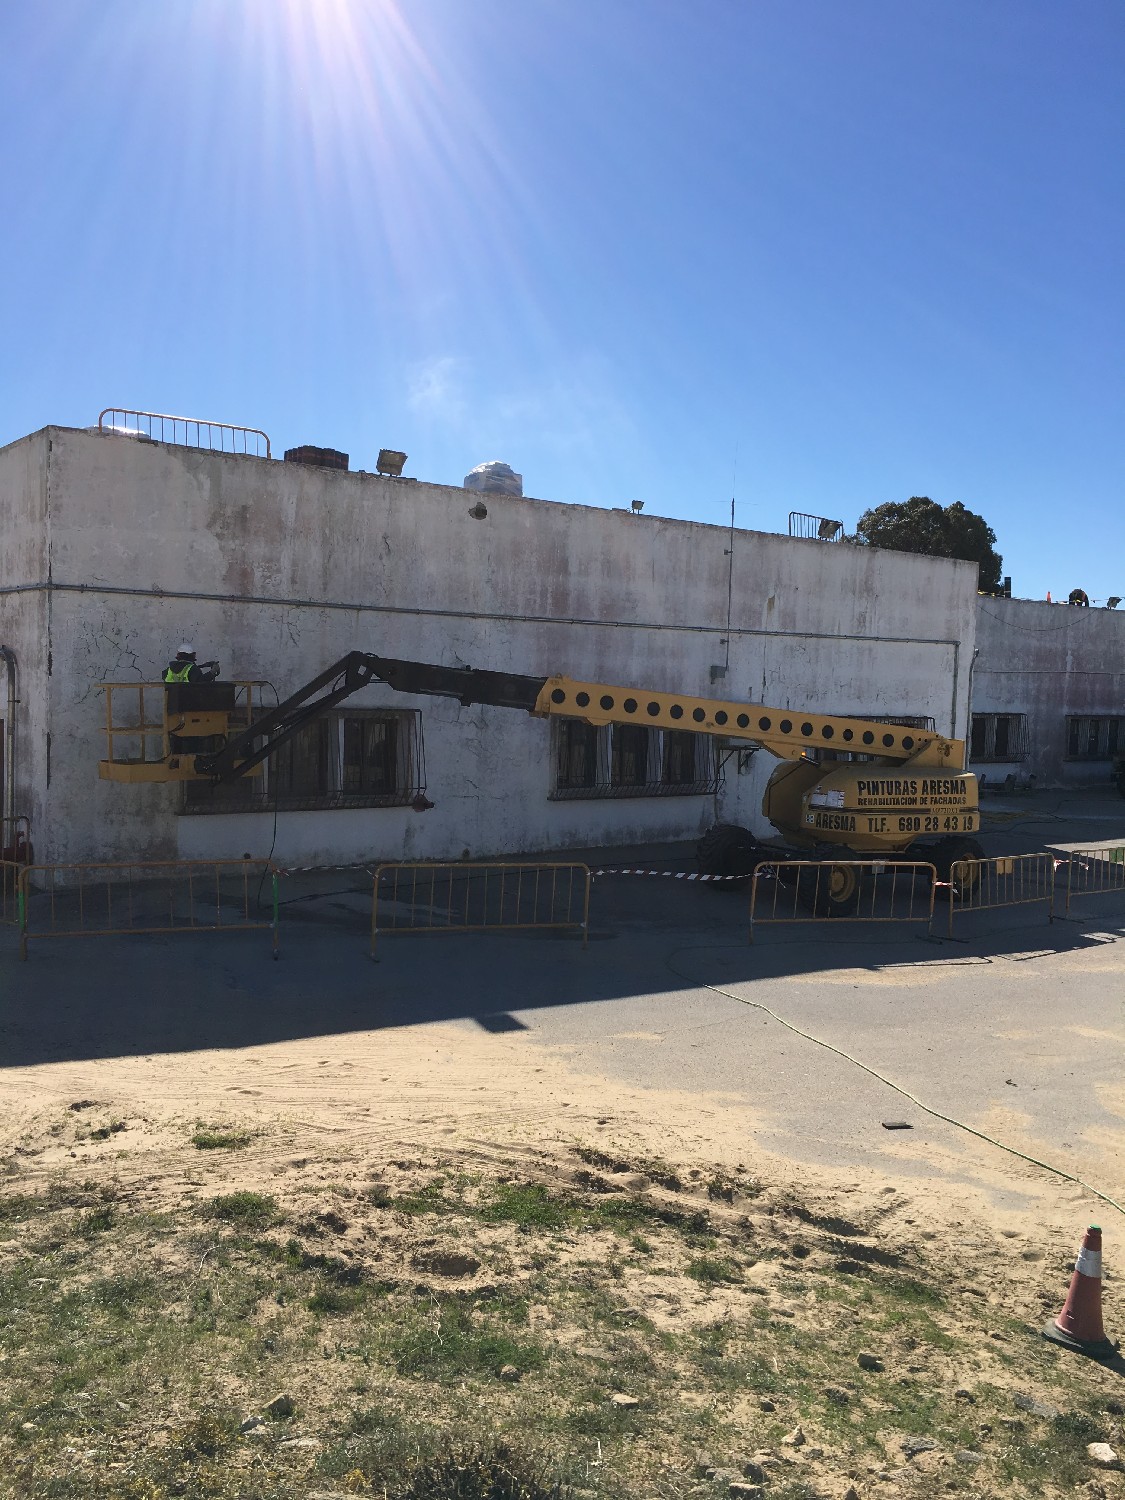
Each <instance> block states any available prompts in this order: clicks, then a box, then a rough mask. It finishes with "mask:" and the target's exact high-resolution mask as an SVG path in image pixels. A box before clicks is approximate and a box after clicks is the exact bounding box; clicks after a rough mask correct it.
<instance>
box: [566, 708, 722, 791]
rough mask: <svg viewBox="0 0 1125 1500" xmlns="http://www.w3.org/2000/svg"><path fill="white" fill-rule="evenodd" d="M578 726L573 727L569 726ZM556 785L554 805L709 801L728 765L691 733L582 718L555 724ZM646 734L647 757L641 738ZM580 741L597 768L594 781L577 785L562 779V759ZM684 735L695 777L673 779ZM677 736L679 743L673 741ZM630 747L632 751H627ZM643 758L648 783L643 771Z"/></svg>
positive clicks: (712, 744) (710, 742)
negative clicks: (672, 768)
mask: <svg viewBox="0 0 1125 1500" xmlns="http://www.w3.org/2000/svg"><path fill="white" fill-rule="evenodd" d="M572 725H573V726H577V727H576V728H573V729H572V728H571V727H570V726H572ZM551 730H552V734H551V786H550V789H549V791H548V793H547V796H548V799H549V800H550V801H552V802H581V801H616V800H619V799H620V800H626V799H630V798H635V797H709V796H714V794H715V793H716V792H717V791H718V790H719V787H720V786H721V784H722V781H723V761H722V758H721V757H720V755H719V752H718V745H717V744H716V741H715V739H714V737H713V736H711V735H708V734H699V733H698V732H696V731H694V730H690V729H669V730H665V729H655V728H652V727H651V726H650V725H647V724H586V723H585V721H584V720H582V719H572V718H558V719H553V720H552V721H551ZM638 735H644V736H645V739H644V743H643V754H642V747H641V745H640V744H639V743H638V740H637V736H638ZM578 736H581V737H582V738H584V739H585V740H586V743H587V746H588V747H590V746H592V747H593V751H594V753H593V755H592V756H591V755H590V753H589V749H587V763H589V762H590V761H591V760H592V762H593V766H594V772H593V775H594V779H593V780H592V781H591V780H589V779H586V780H584V781H583V782H582V783H580V784H579V783H576V782H575V781H574V780H573V779H572V777H571V776H570V775H568V776H567V777H566V778H565V779H564V778H563V777H561V776H560V771H561V770H562V769H563V757H564V755H566V754H567V753H568V751H569V748H570V746H571V744H572V741H573V740H574V739H575V738H577V737H578ZM680 736H690V739H691V741H692V742H693V744H692V749H693V761H694V765H693V769H694V770H695V772H696V775H695V776H694V777H691V778H683V777H681V778H679V779H676V780H673V779H671V776H670V774H669V768H670V766H671V765H672V763H673V761H674V760H675V759H676V758H677V756H676V755H675V754H674V753H673V752H674V751H675V748H676V747H677V746H679V747H680V748H679V754H680V755H682V753H683V745H682V742H681V741H680V739H679V737H680ZM674 737H675V738H674ZM627 746H628V747H629V748H628V750H627V749H626V747H627ZM642 759H643V762H644V771H643V779H642V778H641V774H640V771H639V769H638V767H639V763H640V762H641V760H642Z"/></svg>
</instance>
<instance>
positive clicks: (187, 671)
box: [164, 661, 195, 682]
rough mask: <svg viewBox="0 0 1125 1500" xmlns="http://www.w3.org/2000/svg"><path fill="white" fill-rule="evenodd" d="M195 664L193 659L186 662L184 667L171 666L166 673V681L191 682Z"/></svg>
mask: <svg viewBox="0 0 1125 1500" xmlns="http://www.w3.org/2000/svg"><path fill="white" fill-rule="evenodd" d="M194 666H195V663H194V662H193V661H189V662H185V664H184V665H183V666H182V667H169V668H168V670H167V671H166V672H165V673H164V681H165V682H190V681H191V669H192V667H194Z"/></svg>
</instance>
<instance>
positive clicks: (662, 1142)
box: [0, 1024, 1125, 1272]
mask: <svg viewBox="0 0 1125 1500" xmlns="http://www.w3.org/2000/svg"><path fill="white" fill-rule="evenodd" d="M622 1039H623V1040H643V1037H639V1036H638V1035H637V1034H636V1033H631V1034H629V1036H628V1037H623V1038H622ZM0 1096H2V1100H3V1111H2V1116H0V1153H2V1155H3V1157H4V1158H6V1159H7V1164H8V1170H9V1172H11V1173H13V1174H14V1175H15V1176H18V1179H19V1184H18V1185H19V1186H20V1187H21V1188H23V1189H24V1190H25V1191H26V1190H28V1189H29V1188H31V1187H32V1186H33V1185H36V1184H39V1185H42V1184H43V1183H45V1182H47V1181H49V1180H51V1179H52V1178H53V1177H56V1176H59V1175H67V1176H70V1175H71V1174H77V1173H80V1174H82V1175H83V1176H86V1177H91V1178H93V1179H95V1180H112V1181H113V1182H114V1183H115V1184H116V1185H117V1186H118V1188H119V1190H124V1191H127V1192H128V1193H129V1194H130V1196H133V1197H135V1198H136V1199H137V1200H138V1201H142V1202H153V1203H168V1202H174V1201H176V1200H177V1199H178V1198H179V1197H181V1196H182V1195H183V1193H184V1191H185V1190H187V1192H188V1193H189V1194H190V1196H192V1197H194V1196H195V1195H196V1194H197V1193H198V1192H199V1191H200V1190H204V1191H220V1190H222V1188H223V1187H224V1185H229V1183H230V1181H231V1179H232V1175H233V1176H236V1177H237V1185H238V1186H239V1187H243V1188H261V1189H263V1190H270V1191H275V1190H277V1189H279V1188H281V1187H283V1186H284V1185H285V1180H286V1179H288V1181H289V1182H290V1183H292V1184H293V1185H296V1181H297V1180H298V1179H300V1180H302V1181H305V1182H308V1183H309V1184H310V1185H311V1184H313V1183H316V1182H320V1183H336V1182H338V1183H341V1184H347V1183H354V1182H357V1181H369V1180H370V1179H371V1176H372V1175H373V1174H377V1173H378V1172H379V1171H380V1170H381V1169H382V1168H383V1167H384V1166H385V1165H386V1163H387V1162H388V1161H393V1160H394V1159H396V1158H399V1157H403V1156H412V1155H417V1154H419V1153H421V1154H423V1155H425V1156H427V1157H433V1156H435V1155H436V1156H439V1157H440V1158H442V1159H444V1160H448V1161H458V1160H460V1161H464V1162H466V1163H471V1162H472V1161H473V1160H474V1159H475V1160H478V1161H480V1160H489V1161H492V1162H495V1163H503V1162H508V1163H513V1162H518V1161H519V1160H520V1159H521V1157H522V1158H526V1159H527V1160H528V1161H529V1162H530V1161H532V1160H534V1161H538V1162H540V1163H544V1162H547V1161H549V1160H551V1159H557V1160H561V1159H564V1158H565V1157H566V1156H567V1154H568V1153H569V1148H570V1147H572V1146H573V1145H574V1144H575V1143H578V1142H582V1143H586V1144H593V1145H597V1146H599V1147H601V1148H603V1149H605V1150H607V1151H615V1152H618V1153H620V1154H622V1155H625V1156H631V1157H634V1158H637V1157H657V1158H660V1159H662V1160H665V1161H670V1162H672V1163H674V1164H676V1165H677V1166H680V1167H683V1168H684V1169H685V1171H686V1172H687V1173H689V1174H690V1173H692V1172H694V1173H696V1174H697V1175H698V1176H700V1177H702V1176H704V1175H706V1174H707V1173H709V1172H710V1171H711V1170H713V1169H715V1168H718V1169H727V1170H735V1169H737V1170H739V1171H740V1172H742V1173H750V1174H752V1175H753V1176H755V1177H757V1178H759V1179H760V1180H761V1181H763V1182H765V1183H768V1184H769V1185H771V1186H781V1185H787V1186H792V1187H793V1188H794V1189H795V1190H797V1191H798V1192H799V1193H800V1194H801V1195H802V1196H803V1197H804V1198H805V1199H806V1201H824V1202H828V1201H830V1200H832V1199H834V1198H842V1197H844V1196H846V1197H848V1199H849V1200H850V1206H849V1213H850V1214H852V1215H854V1214H856V1213H863V1212H865V1211H867V1209H869V1208H871V1207H873V1206H878V1208H879V1214H880V1217H881V1218H886V1217H887V1216H888V1214H890V1215H892V1216H893V1219H894V1220H895V1221H896V1222H897V1223H898V1224H899V1225H901V1234H902V1236H903V1238H904V1240H909V1239H910V1238H911V1237H912V1236H917V1235H919V1234H922V1233H925V1235H926V1237H927V1239H934V1238H940V1239H943V1240H946V1239H948V1240H949V1243H950V1259H951V1261H953V1260H956V1259H959V1258H960V1257H959V1256H958V1255H957V1254H956V1247H957V1245H958V1244H959V1243H960V1242H961V1241H962V1240H963V1239H964V1237H965V1233H966V1230H967V1229H968V1227H969V1226H970V1225H977V1226H981V1227H982V1230H983V1232H985V1233H986V1235H987V1237H988V1238H992V1237H993V1236H994V1235H995V1234H996V1232H997V1231H998V1230H1000V1231H1002V1232H1003V1233H1004V1234H1005V1235H1006V1236H1008V1237H1009V1238H1012V1239H1013V1240H1016V1239H1018V1241H1019V1248H1020V1253H1021V1254H1022V1253H1023V1252H1027V1254H1028V1256H1029V1257H1030V1258H1033V1259H1041V1258H1042V1257H1043V1256H1044V1254H1045V1253H1048V1252H1049V1251H1051V1250H1052V1249H1054V1248H1057V1247H1060V1246H1066V1245H1068V1244H1069V1243H1070V1241H1072V1240H1073V1239H1074V1236H1075V1232H1076V1229H1075V1226H1076V1225H1077V1226H1078V1227H1079V1229H1080V1227H1081V1224H1082V1221H1083V1220H1084V1219H1085V1218H1086V1217H1088V1216H1090V1215H1091V1214H1092V1215H1093V1217H1095V1218H1097V1217H1100V1216H1099V1215H1098V1214H1097V1213H1095V1212H1094V1207H1093V1200H1092V1199H1091V1198H1090V1195H1089V1194H1088V1193H1086V1192H1085V1191H1084V1190H1083V1189H1082V1188H1080V1187H1077V1186H1076V1185H1074V1184H1071V1183H1067V1182H1065V1181H1062V1180H1060V1179H1057V1178H1053V1177H1051V1176H1050V1175H1049V1174H1045V1173H1043V1172H1041V1171H1039V1170H1038V1169H1036V1168H1034V1167H1031V1166H1029V1165H1027V1164H1025V1163H1022V1162H1020V1161H1018V1160H1016V1159H1015V1158H1012V1157H1008V1156H1006V1155H1004V1154H1003V1153H1000V1152H997V1151H995V1150H994V1149H993V1148H990V1147H987V1146H986V1145H984V1143H981V1142H977V1141H975V1140H974V1139H973V1138H972V1137H969V1136H954V1137H953V1138H951V1139H941V1140H936V1141H935V1140H930V1141H927V1142H925V1143H921V1142H919V1141H918V1139H917V1138H912V1133H908V1132H902V1133H901V1134H896V1133H890V1132H888V1142H887V1144H886V1145H885V1146H884V1148H883V1149H882V1151H881V1152H880V1156H879V1159H878V1163H877V1164H876V1165H872V1166H870V1167H866V1168H864V1167H855V1166H854V1165H853V1166H849V1167H847V1168H838V1169H832V1168H826V1167H817V1166H810V1165H807V1164H805V1165H797V1164H795V1163H794V1162H792V1161H791V1160H789V1159H788V1158H787V1157H786V1156H784V1155H781V1154H774V1153H771V1152H770V1151H768V1150H766V1149H764V1148H763V1147H762V1145H761V1144H760V1143H759V1141H758V1139H757V1137H758V1136H760V1134H761V1133H762V1126H763V1123H764V1122H763V1120H762V1119H761V1118H760V1117H759V1116H757V1115H756V1114H755V1112H754V1110H753V1109H752V1108H751V1107H749V1106H748V1105H747V1104H746V1103H745V1102H744V1101H743V1100H741V1099H738V1098H736V1097H732V1096H730V1095H723V1094H714V1095H706V1094H704V1095H702V1096H701V1095H700V1094H698V1093H696V1092H690V1093H689V1092H686V1091H685V1092H678V1091H674V1090H669V1089H656V1088H638V1087H631V1086H629V1085H628V1084H627V1083H625V1082H622V1081H620V1080H610V1079H607V1078H606V1077H604V1076H601V1075H594V1074H591V1073H584V1072H581V1071H578V1070H576V1069H575V1068H574V1067H573V1066H572V1065H571V1064H570V1062H569V1061H568V1059H567V1057H566V1049H563V1048H551V1047H545V1046H543V1045H542V1044H541V1043H539V1042H538V1041H537V1040H536V1039H535V1038H534V1037H533V1036H529V1035H528V1034H527V1033H521V1032H512V1033H502V1034H500V1035H489V1034H487V1033H484V1032H481V1031H478V1030H476V1029H475V1028H471V1027H468V1026H465V1025H460V1024H446V1025H441V1024H436V1025H430V1026H417V1027H399V1028H392V1029H386V1030H380V1031H371V1032H352V1033H348V1034H345V1035H339V1036H330V1037H317V1038H312V1039H301V1040H293V1041H288V1042H284V1043H278V1044H272V1045H264V1046H257V1047H252V1048H243V1049H237V1050H230V1049H226V1050H212V1051H205V1052H199V1053H194V1054H189V1055H186V1056H185V1055H182V1054H176V1055H158V1056H151V1057H121V1058H112V1057H111V1058H103V1059H95V1060H82V1061H68V1062H60V1063H50V1064H43V1065H40V1066H36V1067H28V1068H16V1069H9V1070H7V1071H5V1072H4V1073H3V1075H0ZM1112 1104H1113V1105H1114V1106H1115V1107H1116V1109H1118V1110H1121V1111H1125V1089H1122V1090H1120V1091H1119V1095H1118V1097H1117V1098H1116V1099H1115V1100H1113V1101H1112ZM75 1105H82V1106H83V1107H82V1108H80V1109H77V1110H76V1109H75V1108H74V1106H75ZM894 1114H895V1110H894V1109H893V1107H891V1108H889V1110H888V1117H890V1116H892V1115H894ZM1018 1123H1019V1122H1018V1118H1016V1116H1015V1114H1014V1113H1013V1114H1011V1115H1009V1114H1006V1113H1004V1112H1002V1111H999V1110H998V1111H996V1117H995V1118H993V1119H991V1120H989V1121H988V1122H987V1124H988V1125H990V1126H992V1127H993V1128H995V1129H996V1130H997V1131H998V1132H1004V1131H1005V1130H1007V1131H1009V1132H1012V1131H1013V1130H1014V1127H1016V1126H1018ZM110 1124H122V1125H124V1127H125V1128H124V1129H123V1130H117V1131H114V1132H113V1133H111V1134H110V1135H108V1137H106V1138H103V1139H91V1138H90V1136H89V1132H90V1131H91V1130H94V1129H98V1128H104V1127H105V1126H107V1125H110ZM200 1125H203V1126H206V1127H209V1128H232V1129H243V1130H247V1131H250V1132H251V1133H252V1135H253V1139H252V1141H251V1143H250V1145H249V1146H247V1147H246V1148H245V1149H243V1150H240V1151H238V1152H237V1153H236V1154H233V1155H232V1154H231V1153H227V1152H224V1151H193V1150H190V1148H189V1141H190V1137H191V1135H192V1133H193V1131H194V1130H195V1129H196V1128H197V1127H198V1126H200ZM76 1136H81V1137H84V1138H82V1139H76ZM919 1152H923V1153H924V1154H925V1155H926V1156H927V1159H928V1162H929V1165H930V1167H931V1168H933V1169H936V1170H934V1171H933V1172H932V1174H931V1175H927V1176H926V1177H925V1178H924V1179H923V1180H920V1179H919V1177H918V1175H917V1157H918V1154H919ZM895 1155H897V1156H898V1158H899V1159H900V1161H901V1168H902V1170H901V1172H899V1173H896V1172H895V1171H894V1168H893V1161H894V1158H895ZM279 1179H281V1181H279ZM12 1185H13V1186H16V1185H17V1184H16V1182H15V1181H13V1182H12ZM996 1188H1005V1189H1009V1190H1011V1189H1015V1191H1007V1192H1005V1193H1004V1194H1003V1200H1004V1202H1005V1203H1006V1205H1007V1206H1006V1207H1005V1208H1004V1209H1003V1210H1002V1211H1000V1210H997V1208H996V1199H997V1194H996V1192H995V1191H994V1190H995V1189H996ZM891 1198H893V1206H889V1205H888V1199H891ZM1105 1212H1106V1213H1108V1214H1109V1217H1110V1219H1114V1218H1116V1216H1115V1215H1114V1214H1113V1213H1112V1211H1111V1210H1108V1209H1107V1210H1105ZM1112 1227H1114V1226H1112V1225H1111V1228H1112ZM889 1228H890V1224H889V1223H888V1224H887V1225H886V1226H885V1232H886V1230H889ZM1009 1269H1011V1268H1009ZM1014 1269H1015V1270H1016V1271H1017V1272H1018V1270H1019V1266H1015V1267H1014Z"/></svg>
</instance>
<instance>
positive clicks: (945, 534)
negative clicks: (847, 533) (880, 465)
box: [856, 495, 1004, 594]
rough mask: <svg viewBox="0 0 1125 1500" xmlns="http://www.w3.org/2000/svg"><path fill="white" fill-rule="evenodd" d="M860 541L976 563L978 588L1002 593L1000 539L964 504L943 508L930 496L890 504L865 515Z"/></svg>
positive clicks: (868, 511) (860, 530)
mask: <svg viewBox="0 0 1125 1500" xmlns="http://www.w3.org/2000/svg"><path fill="white" fill-rule="evenodd" d="M856 540H857V541H859V542H861V543H864V544H866V545H867V546H869V547H886V548H888V549H889V550H890V551H892V552H921V553H923V554H924V555H925V556H926V557H960V558H964V560H965V561H966V562H975V563H976V565H977V568H978V573H977V580H978V581H977V587H978V588H979V589H980V590H981V591H982V592H983V593H986V594H987V593H993V592H995V590H996V589H998V588H999V587H1000V570H1001V568H1002V567H1003V565H1004V564H1003V559H1002V558H1001V556H1000V554H999V552H997V551H996V546H995V543H996V533H995V532H994V531H993V529H992V527H991V526H990V525H989V524H988V522H987V521H986V520H985V519H984V517H983V516H978V515H977V514H976V512H975V511H971V510H967V509H966V508H965V506H963V505H962V504H961V502H960V501H959V500H955V501H954V502H953V504H952V505H939V504H938V503H937V501H936V500H931V499H930V497H929V496H928V495H912V496H911V497H910V499H909V500H904V501H898V500H890V501H888V502H887V504H886V505H877V506H876V507H875V509H874V510H865V511H864V513H863V515H862V516H860V518H859V524H858V525H857V526H856Z"/></svg>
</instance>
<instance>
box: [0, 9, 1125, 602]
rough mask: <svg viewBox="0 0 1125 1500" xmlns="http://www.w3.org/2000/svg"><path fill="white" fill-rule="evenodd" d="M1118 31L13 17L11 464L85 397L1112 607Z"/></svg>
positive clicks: (890, 16) (368, 462) (966, 12)
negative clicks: (820, 518)
mask: <svg viewBox="0 0 1125 1500" xmlns="http://www.w3.org/2000/svg"><path fill="white" fill-rule="evenodd" d="M1123 77H1125V5H1122V4H1121V3H1120V0H1068V3H1065V4H1064V3H1061V0H1050V3H1041V0H971V3H970V0H963V3H956V0H941V3H932V4H931V3H925V0H846V3H845V0H763V3H755V0H694V3H691V4H689V3H687V0H683V3H672V0H158V3H154V0H100V3H98V4H94V3H91V0H82V3H75V0H52V3H51V4H49V5H44V4H42V3H31V0H3V3H0V161H2V163H3V175H2V183H3V188H2V191H3V197H4V204H5V212H4V226H5V232H4V234H3V235H2V237H0V270H2V272H3V275H2V278H0V287H2V288H3V291H2V293H0V442H7V441H10V440H11V439H13V438H16V437H19V436H21V435H22V434H23V433H25V432H29V431H32V430H34V429H36V428H38V427H42V426H44V425H45V424H47V423H49V422H54V423H61V424H64V425H86V424H88V423H90V422H93V421H94V420H95V419H96V417H97V414H98V411H99V410H100V408H101V407H103V406H107V405H110V404H112V403H118V404H121V405H125V406H134V407H141V408H148V409H153V410H160V411H167V412H176V413H186V414H188V415H192V416H204V417H216V418H219V419H222V420H227V421H234V422H242V423H246V424H249V425H252V426H257V427H263V428H265V429H266V430H267V431H268V432H269V433H270V435H271V437H272V439H273V442H274V446H275V450H276V451H278V452H280V451H281V450H283V449H284V448H286V447H289V446H293V445H295V444H299V443H316V444H321V445H324V446H332V447H338V448H343V449H346V450H347V451H348V452H349V453H350V454H351V456H352V465H353V467H355V468H369V469H370V468H373V467H374V460H375V456H376V453H377V450H378V449H379V447H380V446H391V447H398V448H403V449H405V450H406V451H407V452H408V453H409V455H410V459H409V463H408V465H407V469H406V472H407V473H408V474H414V475H416V476H418V477H419V478H421V479H429V480H434V481H438V482H441V483H453V484H457V483H460V481H461V479H462V478H463V476H464V475H465V473H466V472H467V471H468V470H469V469H470V468H471V467H472V466H473V465H474V464H476V463H479V462H480V461H482V460H484V459H488V458H501V459H504V460H506V461H507V462H509V463H511V464H512V465H513V467H515V468H516V469H518V470H520V471H521V472H522V473H523V475H524V487H525V493H527V494H530V495H536V496H541V497H545V498H548V499H553V500H570V501H579V502H583V503H591V504H597V505H608V506H613V505H624V504H626V503H627V502H628V501H629V500H631V499H633V498H639V499H643V500H644V502H645V508H646V511H647V512H652V513H656V514H662V515H672V516H681V517H685V518H690V519H695V520H704V521H714V522H720V523H721V522H724V521H726V520H727V518H728V517H729V507H730V500H731V495H732V492H733V494H734V496H735V498H736V501H737V507H738V521H739V524H740V525H743V526H748V527H754V528H759V529H762V530H767V531H784V530H785V529H786V524H787V516H788V512H789V511H790V510H805V511H812V512H815V513H818V514H822V515H831V516H834V517H840V518H842V519H843V520H845V521H846V522H847V523H848V525H849V527H851V526H852V525H854V522H855V520H856V518H857V517H858V515H859V513H860V512H861V511H862V510H863V509H864V508H865V507H867V506H869V505H878V504H881V503H883V502H884V501H887V500H904V499H906V498H908V497H909V496H910V495H914V494H928V495H930V496H932V497H933V498H934V499H936V500H940V501H941V502H942V503H949V502H951V501H954V500H960V501H962V502H963V503H964V504H965V505H967V506H969V508H970V509H972V510H976V511H979V512H980V513H981V514H983V515H984V516H985V517H986V518H987V519H988V521H989V522H990V523H991V525H992V526H993V527H994V529H995V531H996V533H997V538H998V547H999V549H1000V551H1001V552H1002V553H1003V556H1004V559H1005V563H1004V569H1005V572H1007V573H1010V574H1011V575H1012V576H1013V588H1014V592H1015V593H1017V594H1021V595H1024V596H1028V597H1040V598H1041V597H1043V596H1044V594H1045V593H1046V591H1047V590H1048V589H1051V590H1052V592H1053V593H1054V596H1055V597H1056V598H1058V597H1059V595H1060V594H1061V595H1063V596H1065V595H1066V594H1067V593H1068V592H1069V591H1070V589H1072V588H1075V587H1082V588H1084V589H1085V590H1086V591H1087V593H1088V594H1089V595H1090V596H1091V597H1092V598H1094V599H1104V598H1105V597H1106V596H1107V595H1109V594H1114V593H1118V594H1125V505H1123V503H1122V502H1123V488H1125V486H1123V479H1125V463H1123V443H1122V415H1123V412H1125V377H1123V361H1122V350H1123V348H1125V316H1123V300H1125V294H1123V287H1125V274H1123V273H1125V267H1123V255H1122V247H1123V245H1125V172H1123V163H1125V96H1123V93H1122V86H1121V80H1122V78H1123Z"/></svg>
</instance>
